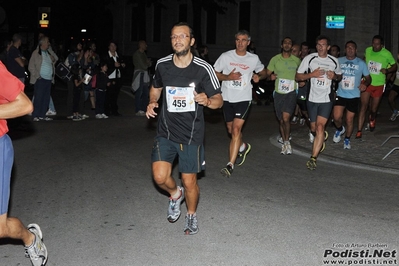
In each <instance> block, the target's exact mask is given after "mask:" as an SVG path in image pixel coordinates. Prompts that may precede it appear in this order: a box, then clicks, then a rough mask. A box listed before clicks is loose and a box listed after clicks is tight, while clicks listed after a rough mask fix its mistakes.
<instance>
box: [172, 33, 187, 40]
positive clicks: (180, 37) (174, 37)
mask: <svg viewBox="0 0 399 266" xmlns="http://www.w3.org/2000/svg"><path fill="white" fill-rule="evenodd" d="M187 37H189V35H186V34H179V35H171V36H170V39H171V40H177V39H179V40H183V39H185V38H187Z"/></svg>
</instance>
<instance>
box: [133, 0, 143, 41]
mask: <svg viewBox="0 0 399 266" xmlns="http://www.w3.org/2000/svg"><path fill="white" fill-rule="evenodd" d="M145 11H146V10H145V3H139V4H137V5H134V6H133V8H132V36H131V40H132V41H139V40H145V39H146V23H145V21H146V16H145Z"/></svg>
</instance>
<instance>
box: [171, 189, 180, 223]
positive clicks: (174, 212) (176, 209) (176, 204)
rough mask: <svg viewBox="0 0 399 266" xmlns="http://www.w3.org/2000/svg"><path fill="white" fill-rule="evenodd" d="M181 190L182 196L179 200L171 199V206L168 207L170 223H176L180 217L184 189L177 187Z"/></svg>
mask: <svg viewBox="0 0 399 266" xmlns="http://www.w3.org/2000/svg"><path fill="white" fill-rule="evenodd" d="M177 188H178V189H179V190H180V192H181V195H180V197H179V198H178V199H172V197H169V206H168V221H169V222H170V223H174V222H176V221H177V219H179V217H180V213H181V211H180V205H181V203H182V202H183V200H184V188H182V187H179V186H177Z"/></svg>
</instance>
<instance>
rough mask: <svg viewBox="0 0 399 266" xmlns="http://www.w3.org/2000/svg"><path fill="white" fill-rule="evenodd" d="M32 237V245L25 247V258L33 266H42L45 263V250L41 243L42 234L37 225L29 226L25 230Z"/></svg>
mask: <svg viewBox="0 0 399 266" xmlns="http://www.w3.org/2000/svg"><path fill="white" fill-rule="evenodd" d="M27 229H28V230H29V231H30V232H31V233H32V234H33V235H34V236H35V240H33V243H32V245H30V246H29V247H25V256H26V257H27V258H29V259H30V260H31V262H32V265H33V266H43V265H45V264H46V262H47V256H48V255H47V248H46V246H45V245H44V243H43V234H42V231H41V230H40V227H39V226H38V225H37V224H30V225H28V228H27Z"/></svg>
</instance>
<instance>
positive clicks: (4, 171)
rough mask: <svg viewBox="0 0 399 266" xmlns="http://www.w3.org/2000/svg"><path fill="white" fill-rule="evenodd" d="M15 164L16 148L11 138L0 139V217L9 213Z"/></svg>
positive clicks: (5, 136)
mask: <svg viewBox="0 0 399 266" xmlns="http://www.w3.org/2000/svg"><path fill="white" fill-rule="evenodd" d="M13 163H14V148H13V147H12V142H11V139H10V137H9V136H8V135H7V134H6V135H4V136H2V137H1V138H0V169H1V172H0V215H2V214H5V213H7V212H8V201H9V200H10V184H11V170H12V165H13Z"/></svg>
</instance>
